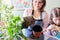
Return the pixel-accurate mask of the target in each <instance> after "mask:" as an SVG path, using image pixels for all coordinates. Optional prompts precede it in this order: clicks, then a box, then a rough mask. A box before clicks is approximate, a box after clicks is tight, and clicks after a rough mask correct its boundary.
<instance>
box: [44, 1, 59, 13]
mask: <svg viewBox="0 0 60 40" xmlns="http://www.w3.org/2000/svg"><path fill="white" fill-rule="evenodd" d="M46 1H47V3H46V8H45V10H46V11H47V13H49V14H50V12H51V9H53V8H55V7H60V0H46Z"/></svg>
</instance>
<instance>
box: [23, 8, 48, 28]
mask: <svg viewBox="0 0 60 40" xmlns="http://www.w3.org/2000/svg"><path fill="white" fill-rule="evenodd" d="M28 16H32V9H26V10H25V11H24V15H23V17H28ZM42 17H43V18H42V19H43V24H44V25H43V26H44V27H45V28H46V27H47V25H48V14H47V13H46V12H42ZM36 19H37V18H36Z"/></svg>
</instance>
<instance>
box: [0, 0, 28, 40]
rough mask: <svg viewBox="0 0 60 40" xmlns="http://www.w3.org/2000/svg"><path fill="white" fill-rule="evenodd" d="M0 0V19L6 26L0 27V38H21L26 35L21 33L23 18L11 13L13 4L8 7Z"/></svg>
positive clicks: (8, 39)
mask: <svg viewBox="0 0 60 40" xmlns="http://www.w3.org/2000/svg"><path fill="white" fill-rule="evenodd" d="M1 1H2V0H0V20H1V21H4V22H5V23H6V26H4V27H1V28H0V40H14V39H15V40H21V38H24V39H25V40H27V39H26V37H24V35H23V34H22V31H21V30H22V29H21V28H22V23H23V18H21V17H20V16H15V15H13V13H12V11H13V8H14V7H13V6H11V7H8V6H7V5H5V4H2V2H1Z"/></svg>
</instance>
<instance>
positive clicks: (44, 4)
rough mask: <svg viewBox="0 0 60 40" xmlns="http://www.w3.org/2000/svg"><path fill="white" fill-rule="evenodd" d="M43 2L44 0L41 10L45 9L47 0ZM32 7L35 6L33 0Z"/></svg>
mask: <svg viewBox="0 0 60 40" xmlns="http://www.w3.org/2000/svg"><path fill="white" fill-rule="evenodd" d="M42 2H43V5H42V8H41V11H44V7H45V6H46V0H42ZM32 8H34V7H33V0H32ZM33 10H34V9H33Z"/></svg>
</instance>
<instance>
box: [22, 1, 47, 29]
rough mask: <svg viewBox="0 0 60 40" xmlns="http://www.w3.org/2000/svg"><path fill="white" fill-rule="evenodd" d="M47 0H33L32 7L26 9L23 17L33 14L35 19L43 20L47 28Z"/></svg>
mask: <svg viewBox="0 0 60 40" xmlns="http://www.w3.org/2000/svg"><path fill="white" fill-rule="evenodd" d="M45 6H46V0H32V8H31V9H26V10H25V11H24V15H23V17H29V16H33V18H34V19H35V20H40V19H42V20H43V27H44V28H47V24H48V14H47V13H46V11H44V8H45Z"/></svg>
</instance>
